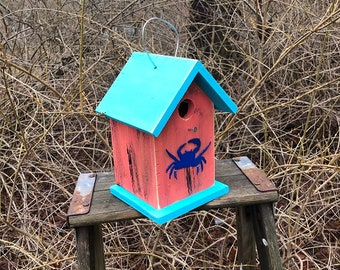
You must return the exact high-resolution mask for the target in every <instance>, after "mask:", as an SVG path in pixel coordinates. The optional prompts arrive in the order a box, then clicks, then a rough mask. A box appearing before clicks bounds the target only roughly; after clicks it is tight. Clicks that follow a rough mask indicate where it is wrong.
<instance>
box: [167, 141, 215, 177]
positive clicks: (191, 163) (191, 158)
mask: <svg viewBox="0 0 340 270" xmlns="http://www.w3.org/2000/svg"><path fill="white" fill-rule="evenodd" d="M188 143H191V144H193V145H195V147H194V148H193V149H191V150H188V151H186V150H185V151H184V152H183V151H182V150H183V148H184V147H185V146H186V145H187V144H188ZM210 144H211V142H209V143H208V145H207V146H206V147H205V148H204V149H203V150H202V151H201V152H200V153H199V154H198V155H196V154H197V153H198V151H199V150H200V148H201V140H200V139H199V138H193V139H190V140H189V141H188V142H187V143H183V144H182V145H180V147H178V149H177V156H178V157H176V156H175V155H173V154H171V153H170V152H169V151H168V149H165V151H166V152H167V154H168V155H169V157H171V158H172V159H173V160H174V161H173V162H171V163H170V164H169V166H168V167H167V168H166V173H169V179H171V177H172V175H174V177H175V179H177V171H178V170H180V169H184V168H189V167H193V168H196V174H198V173H199V172H200V171H203V165H204V163H207V160H206V159H205V157H204V156H203V154H204V153H205V152H206V151H207V150H208V148H209V146H210Z"/></svg>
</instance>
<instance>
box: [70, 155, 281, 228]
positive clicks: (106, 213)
mask: <svg viewBox="0 0 340 270" xmlns="http://www.w3.org/2000/svg"><path fill="white" fill-rule="evenodd" d="M216 179H217V180H219V181H221V182H223V183H226V184H227V185H229V188H230V192H229V193H228V194H227V195H225V196H222V197H220V198H218V199H215V200H213V201H212V202H210V203H208V204H206V205H204V206H202V207H200V208H199V209H204V210H209V209H212V208H223V207H229V206H239V205H250V204H259V203H265V202H274V201H277V198H278V194H277V192H276V191H269V192H259V191H257V190H256V188H255V187H254V186H253V184H252V183H251V182H250V181H249V180H248V179H247V177H246V176H245V175H244V174H243V173H242V172H241V171H240V169H239V168H238V167H237V166H236V165H235V163H234V162H233V161H232V160H229V159H227V160H222V161H217V162H216ZM113 184H114V175H113V173H98V174H97V179H96V184H95V188H94V193H93V198H92V203H91V209H90V212H89V213H88V214H85V215H78V216H69V217H68V221H69V224H70V226H71V227H75V226H86V225H90V224H96V223H104V222H111V221H119V220H127V219H133V218H139V217H143V216H142V215H141V214H140V213H138V212H137V211H136V210H134V209H133V208H131V207H130V206H128V205H126V204H125V203H123V202H122V201H120V200H119V199H118V198H116V197H114V196H113V195H111V193H110V192H109V187H110V186H111V185H113Z"/></svg>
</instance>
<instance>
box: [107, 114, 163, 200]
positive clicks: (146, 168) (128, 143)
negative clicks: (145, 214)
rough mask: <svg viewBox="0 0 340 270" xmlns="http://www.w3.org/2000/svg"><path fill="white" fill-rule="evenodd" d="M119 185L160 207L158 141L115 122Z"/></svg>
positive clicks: (116, 175)
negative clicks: (156, 155)
mask: <svg viewBox="0 0 340 270" xmlns="http://www.w3.org/2000/svg"><path fill="white" fill-rule="evenodd" d="M110 123H111V136H112V149H113V161H114V171H115V177H116V183H117V184H118V185H120V186H122V187H124V188H125V189H126V190H128V191H130V192H131V193H133V194H134V195H136V196H137V197H139V198H140V199H142V200H144V201H146V202H148V203H149V204H151V205H153V206H154V207H156V206H157V203H158V199H157V191H156V177H155V175H156V170H155V166H156V161H155V154H154V151H155V150H154V149H155V143H154V137H153V136H151V135H148V134H146V133H144V132H141V131H139V130H136V129H134V128H133V127H130V126H127V125H125V124H122V123H119V122H117V121H114V120H111V122H110Z"/></svg>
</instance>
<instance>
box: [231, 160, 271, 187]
mask: <svg viewBox="0 0 340 270" xmlns="http://www.w3.org/2000/svg"><path fill="white" fill-rule="evenodd" d="M233 161H234V162H235V164H236V165H237V167H239V168H240V170H241V171H242V172H243V173H244V175H245V176H246V177H247V178H248V179H249V181H250V182H251V183H252V184H253V185H254V186H255V188H256V189H257V190H258V191H262V192H264V191H276V190H277V188H276V187H275V185H274V183H273V182H272V181H270V180H269V179H268V177H267V175H266V174H265V173H264V172H263V171H262V170H260V169H259V168H257V167H256V166H255V164H254V163H253V162H251V160H250V159H249V158H248V157H245V156H244V157H236V158H233Z"/></svg>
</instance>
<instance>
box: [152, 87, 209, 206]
mask: <svg viewBox="0 0 340 270" xmlns="http://www.w3.org/2000/svg"><path fill="white" fill-rule="evenodd" d="M156 156H157V158H156V159H157V175H158V183H159V188H158V192H159V200H160V202H159V204H160V206H161V207H164V206H167V205H169V204H171V203H173V202H176V201H179V200H181V199H184V198H186V197H188V196H190V195H192V194H195V193H197V192H199V191H202V190H204V189H206V188H208V187H210V186H212V185H213V184H214V180H215V160H214V107H213V103H212V102H211V101H210V99H209V98H208V97H207V96H206V95H205V94H204V93H203V91H202V90H201V89H200V88H199V87H198V86H197V85H196V84H194V83H193V84H192V85H191V86H190V87H189V89H188V91H187V93H186V94H185V95H184V97H183V98H182V100H181V101H180V103H179V104H178V106H177V108H176V109H175V111H174V113H173V114H172V116H171V117H170V119H169V121H168V123H167V125H166V126H165V128H164V129H163V131H162V133H161V135H160V136H159V137H158V138H157V141H156Z"/></svg>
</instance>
